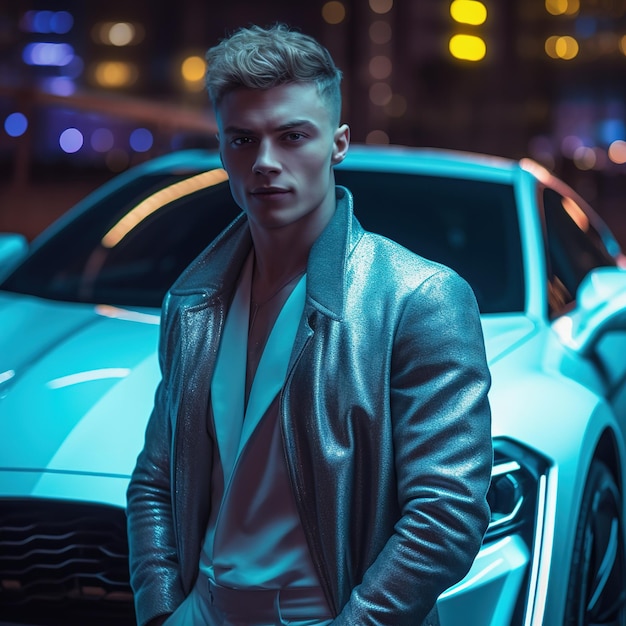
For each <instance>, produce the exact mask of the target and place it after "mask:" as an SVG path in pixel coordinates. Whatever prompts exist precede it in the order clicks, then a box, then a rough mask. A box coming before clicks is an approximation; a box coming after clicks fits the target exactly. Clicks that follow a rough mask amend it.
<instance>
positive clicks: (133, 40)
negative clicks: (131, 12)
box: [91, 22, 145, 47]
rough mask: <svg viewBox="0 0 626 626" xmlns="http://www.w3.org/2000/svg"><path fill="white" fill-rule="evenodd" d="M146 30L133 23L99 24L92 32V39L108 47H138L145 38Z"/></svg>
mask: <svg viewBox="0 0 626 626" xmlns="http://www.w3.org/2000/svg"><path fill="white" fill-rule="evenodd" d="M144 34H145V31H144V28H143V26H142V25H141V24H135V23H131V22H99V23H97V24H96V25H95V26H94V27H93V29H92V31H91V38H92V39H93V40H94V41H95V42H96V43H101V44H104V45H106V46H116V47H124V46H129V45H136V44H138V43H140V42H141V41H142V40H143V38H144Z"/></svg>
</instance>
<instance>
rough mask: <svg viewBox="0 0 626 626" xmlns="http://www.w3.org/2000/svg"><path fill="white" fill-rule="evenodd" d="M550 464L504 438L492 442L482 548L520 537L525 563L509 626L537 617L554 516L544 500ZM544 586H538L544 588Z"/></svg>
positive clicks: (547, 495) (547, 497) (550, 502)
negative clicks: (525, 551)
mask: <svg viewBox="0 0 626 626" xmlns="http://www.w3.org/2000/svg"><path fill="white" fill-rule="evenodd" d="M550 470H551V466H550V463H549V462H548V461H547V459H545V458H544V457H542V456H540V455H539V454H537V453H536V452H534V451H532V450H530V449H528V448H525V447H523V446H521V445H520V444H519V443H516V442H513V441H510V440H507V439H495V440H494V463H493V469H492V478H491V486H490V488H489V493H488V495H487V501H488V503H489V506H490V507H491V522H490V524H489V528H488V530H487V533H486V535H485V540H484V543H485V544H489V543H492V542H494V541H496V540H498V539H502V538H504V537H507V536H512V535H516V536H518V537H521V538H522V539H523V541H524V543H525V544H526V546H527V547H528V552H529V554H530V555H531V559H530V562H529V565H528V568H527V571H526V575H525V583H524V588H525V590H526V593H523V594H520V597H519V599H518V603H517V606H516V609H515V612H514V619H513V621H512V624H531V623H532V624H534V623H537V622H536V617H537V615H538V614H542V613H543V605H544V603H545V599H544V598H543V595H542V594H543V591H542V585H541V584H540V581H541V580H542V579H543V578H544V577H546V576H547V573H548V570H549V565H550V554H551V545H549V544H551V542H552V528H553V524H551V523H547V520H548V519H549V517H550V516H552V515H553V514H554V511H553V507H554V502H553V500H552V499H551V497H550V493H551V489H552V488H553V485H552V486H551V485H550V480H549V478H550ZM545 587H546V585H543V588H544V589H545Z"/></svg>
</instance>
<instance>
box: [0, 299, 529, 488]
mask: <svg viewBox="0 0 626 626" xmlns="http://www.w3.org/2000/svg"><path fill="white" fill-rule="evenodd" d="M158 323H159V312H158V311H157V310H149V311H146V310H128V309H122V308H116V307H110V306H93V305H86V304H70V303H62V302H51V301H47V300H42V299H38V298H34V297H31V296H25V295H19V294H12V293H7V292H0V328H1V329H2V332H1V333H0V469H5V470H17V471H20V470H28V471H52V472H72V473H90V474H100V475H108V476H128V475H130V473H131V471H132V469H133V466H134V464H135V461H136V457H137V454H138V452H139V450H140V449H141V446H142V443H143V437H144V431H145V427H146V422H147V420H148V417H149V414H150V410H151V408H152V402H153V396H154V391H155V389H156V385H157V384H158V380H159V371H158V362H157V358H156V350H157V344H158ZM533 328H534V326H533V324H532V322H530V321H529V320H528V319H527V318H526V317H524V316H521V315H513V316H488V317H486V318H484V319H483V330H484V335H485V342H486V347H487V355H488V359H489V362H490V364H493V363H495V362H496V361H497V360H499V359H500V358H501V357H502V356H503V355H505V354H506V353H507V352H509V351H511V350H512V349H514V347H515V346H516V345H517V344H518V343H520V342H522V341H523V340H524V338H525V337H527V336H529V335H530V334H531V333H532V331H533Z"/></svg>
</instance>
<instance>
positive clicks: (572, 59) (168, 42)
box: [0, 0, 626, 226]
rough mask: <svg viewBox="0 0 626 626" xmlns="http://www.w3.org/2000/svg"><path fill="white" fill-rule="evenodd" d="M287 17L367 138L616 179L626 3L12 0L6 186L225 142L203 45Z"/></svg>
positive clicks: (614, 191)
mask: <svg viewBox="0 0 626 626" xmlns="http://www.w3.org/2000/svg"><path fill="white" fill-rule="evenodd" d="M4 2H5V3H6V4H7V5H8V4H9V3H8V0H4ZM275 21H283V22H287V23H290V24H292V25H294V26H296V27H299V28H301V29H302V30H304V31H305V32H308V33H310V34H312V35H314V36H316V37H317V38H319V39H320V40H321V41H322V42H323V43H324V44H325V45H326V46H327V47H328V48H329V49H330V50H331V52H332V53H333V55H334V56H335V58H336V60H337V62H338V64H339V65H340V67H341V68H342V69H343V71H344V76H345V85H344V86H345V89H344V93H345V107H344V117H345V119H346V120H347V121H348V122H349V123H350V125H351V127H352V134H353V139H354V140H356V141H361V142H364V141H368V142H374V143H376V142H377V143H386V142H391V143H401V144H411V145H429V146H438V147H446V148H458V149H463V150H474V151H480V152H487V153H494V154H499V155H503V156H511V157H520V156H523V155H530V156H533V157H534V158H536V159H538V160H539V161H541V162H542V163H544V164H545V165H547V166H548V167H550V168H551V169H553V170H555V171H556V172H557V173H559V174H562V175H564V176H565V177H566V178H569V182H571V183H573V184H575V186H576V185H577V184H578V185H580V186H581V187H582V189H581V191H582V192H583V194H584V195H586V196H587V198H588V199H589V200H591V201H592V202H596V204H597V201H601V202H603V203H607V204H610V202H611V198H613V197H614V196H616V195H618V194H619V193H620V192H621V185H622V184H623V183H622V182H621V179H622V178H623V174H624V171H626V169H625V168H626V165H624V164H625V163H626V112H625V110H624V108H625V105H624V89H625V87H624V81H623V80H621V79H620V77H621V75H622V73H623V71H624V67H625V65H626V0H507V1H506V2H502V1H500V0H480V1H479V0H328V1H327V0H319V1H308V2H301V3H296V2H293V1H291V0H268V1H267V2H264V3H258V2H256V1H255V0H248V1H243V0H232V1H231V2H224V3H215V2H207V1H206V0H179V1H178V2H176V3H174V2H164V3H154V2H150V1H148V0H134V1H133V2H128V0H107V1H106V2H104V1H103V0H90V2H88V3H87V2H83V1H79V0H13V1H12V2H11V3H10V6H6V7H4V8H3V9H2V10H0V120H1V121H2V127H0V185H5V186H6V185H12V186H15V185H22V186H23V185H24V184H25V182H26V181H31V182H32V181H39V180H46V178H48V179H49V178H52V179H54V180H58V178H59V177H60V176H61V177H62V176H71V177H73V179H74V180H76V173H77V172H79V173H80V176H81V177H82V178H83V179H84V178H85V177H91V176H94V177H95V178H94V179H93V184H94V185H95V184H96V183H97V182H98V181H100V179H102V178H103V177H107V176H111V175H113V174H114V173H115V172H118V171H120V170H122V169H125V168H126V167H128V166H130V165H132V164H133V163H136V162H138V161H140V160H143V159H146V158H149V157H150V156H153V155H155V154H158V153H161V152H166V151H169V150H174V149H179V148H184V147H197V146H213V145H214V143H215V142H214V130H215V128H214V123H213V119H212V115H211V111H210V107H209V103H208V101H207V97H206V94H205V92H204V85H203V74H204V52H205V50H206V48H207V47H208V46H210V45H212V44H213V43H215V42H216V41H217V40H218V39H219V38H220V37H222V36H223V35H224V34H225V33H226V32H227V31H229V30H232V29H234V28H236V27H237V26H240V25H245V24H248V23H260V24H268V23H272V22H275ZM607 198H608V199H607ZM1 200H2V196H1V195H0V201H1ZM5 213H6V210H5ZM1 225H2V209H1V208H0V226H1Z"/></svg>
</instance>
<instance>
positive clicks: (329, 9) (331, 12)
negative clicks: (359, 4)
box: [322, 0, 346, 24]
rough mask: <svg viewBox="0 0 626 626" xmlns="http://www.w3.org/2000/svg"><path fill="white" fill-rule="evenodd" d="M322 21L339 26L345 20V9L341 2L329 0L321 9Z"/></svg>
mask: <svg viewBox="0 0 626 626" xmlns="http://www.w3.org/2000/svg"><path fill="white" fill-rule="evenodd" d="M322 19H323V20H324V21H325V22H326V23H327V24H341V22H343V21H344V20H345V19H346V7H345V6H344V5H343V2H337V1H336V0H331V2H327V3H326V4H325V5H324V6H323V7H322Z"/></svg>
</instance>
